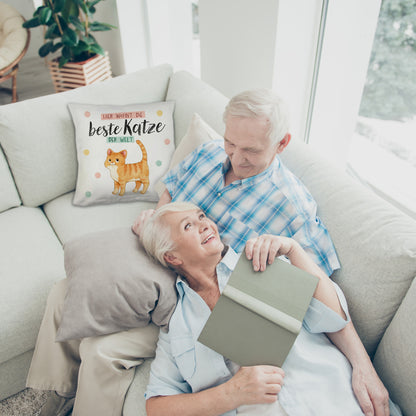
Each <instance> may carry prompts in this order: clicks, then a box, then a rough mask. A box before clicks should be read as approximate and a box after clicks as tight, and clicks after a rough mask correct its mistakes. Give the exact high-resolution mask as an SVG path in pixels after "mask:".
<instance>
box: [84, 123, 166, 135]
mask: <svg viewBox="0 0 416 416" xmlns="http://www.w3.org/2000/svg"><path fill="white" fill-rule="evenodd" d="M165 127H166V124H163V123H162V122H160V121H159V123H152V122H150V121H148V120H146V119H144V120H143V121H141V122H140V123H133V119H129V120H124V125H123V126H121V125H118V124H114V123H109V124H107V125H103V126H98V127H95V126H94V125H93V124H92V121H90V128H89V132H88V135H89V136H90V137H91V136H103V137H107V136H116V135H118V134H121V135H130V136H132V135H133V134H137V135H139V136H141V135H142V134H151V133H160V132H161V131H162V130H163V129H164V128H165Z"/></svg>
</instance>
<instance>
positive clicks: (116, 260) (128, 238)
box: [56, 228, 177, 341]
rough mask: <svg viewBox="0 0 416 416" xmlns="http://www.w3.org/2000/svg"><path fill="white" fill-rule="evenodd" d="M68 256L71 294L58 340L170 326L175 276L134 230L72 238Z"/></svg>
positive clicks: (66, 263) (65, 253) (173, 304)
mask: <svg viewBox="0 0 416 416" xmlns="http://www.w3.org/2000/svg"><path fill="white" fill-rule="evenodd" d="M64 255H65V270H66V274H67V278H68V292H67V295H66V297H65V301H64V308H63V314H62V320H61V324H60V327H59V330H58V333H57V337H56V340H57V341H65V340H68V339H80V338H85V337H90V336H97V335H105V334H110V333H113V332H119V331H122V330H127V329H132V328H138V327H143V326H146V325H147V324H149V323H150V322H153V323H154V324H156V325H158V326H161V327H166V326H167V325H168V323H169V319H170V317H171V315H172V313H173V311H174V309H175V307H176V300H177V293H176V286H175V284H176V275H175V273H174V272H172V271H171V270H169V269H166V268H165V267H163V266H161V265H160V264H156V263H154V262H153V261H152V260H150V258H149V256H148V255H147V254H146V252H145V251H144V249H143V247H142V245H141V243H140V241H139V239H138V237H137V236H136V235H135V234H134V233H133V232H132V231H131V230H130V228H120V229H115V230H106V231H101V232H96V233H92V234H88V235H85V236H82V237H79V238H76V239H74V240H71V241H69V242H67V243H66V244H65V245H64Z"/></svg>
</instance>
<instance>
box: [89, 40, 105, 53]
mask: <svg viewBox="0 0 416 416" xmlns="http://www.w3.org/2000/svg"><path fill="white" fill-rule="evenodd" d="M90 51H92V52H94V53H97V54H99V55H105V51H104V49H103V48H102V47H101V46H100V45H99V44H98V43H94V44H92V45H90Z"/></svg>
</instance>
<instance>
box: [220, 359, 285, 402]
mask: <svg viewBox="0 0 416 416" xmlns="http://www.w3.org/2000/svg"><path fill="white" fill-rule="evenodd" d="M284 376H285V373H284V371H283V370H282V369H281V368H279V367H274V366H271V365H257V366H253V367H241V368H240V369H239V370H238V371H237V373H236V374H235V375H234V376H233V377H232V378H231V379H230V380H229V381H227V383H226V389H227V394H228V396H229V397H230V400H233V401H235V403H234V406H235V407H236V408H237V407H239V406H241V405H243V404H261V403H273V402H275V401H276V400H277V395H278V393H279V392H280V390H281V389H282V385H283V378H284Z"/></svg>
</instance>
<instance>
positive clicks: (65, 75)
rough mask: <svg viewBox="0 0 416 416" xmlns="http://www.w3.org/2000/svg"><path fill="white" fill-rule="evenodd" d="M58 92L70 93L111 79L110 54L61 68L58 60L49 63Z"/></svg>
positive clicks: (68, 64)
mask: <svg viewBox="0 0 416 416" xmlns="http://www.w3.org/2000/svg"><path fill="white" fill-rule="evenodd" d="M48 66H49V71H50V73H51V77H52V82H53V85H54V88H55V91H56V92H62V91H68V90H72V89H74V88H78V87H83V86H85V85H90V84H94V83H95V82H99V81H103V80H105V79H107V78H111V66H110V59H109V57H108V52H106V53H105V55H104V56H103V55H95V56H93V57H91V58H89V59H87V60H86V61H83V62H68V63H66V64H65V65H64V66H63V67H62V68H59V62H58V58H56V59H53V60H52V61H48Z"/></svg>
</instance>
